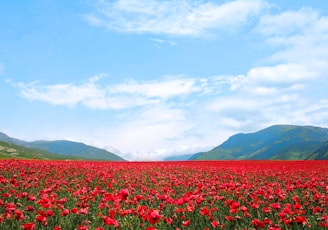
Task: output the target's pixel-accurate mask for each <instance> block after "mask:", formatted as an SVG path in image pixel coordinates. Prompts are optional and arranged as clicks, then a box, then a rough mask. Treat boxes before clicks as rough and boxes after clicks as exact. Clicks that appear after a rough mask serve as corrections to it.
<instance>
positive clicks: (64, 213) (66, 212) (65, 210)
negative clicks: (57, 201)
mask: <svg viewBox="0 0 328 230" xmlns="http://www.w3.org/2000/svg"><path fill="white" fill-rule="evenodd" d="M68 213H69V210H68V209H64V211H62V213H61V216H67V215H68Z"/></svg>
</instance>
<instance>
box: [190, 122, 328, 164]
mask: <svg viewBox="0 0 328 230" xmlns="http://www.w3.org/2000/svg"><path fill="white" fill-rule="evenodd" d="M327 140H328V129H327V128H320V127H313V126H295V125H275V126H271V127H268V128H266V129H263V130H260V131H258V132H255V133H248V134H243V133H240V134H236V135H233V136H231V137H230V138H229V139H228V140H227V141H225V142H224V143H223V144H221V145H219V146H217V147H215V148H214V149H212V150H210V151H208V152H203V153H198V154H195V155H193V156H192V157H191V158H190V159H192V160H216V159H226V160H228V159H252V160H256V159H275V160H296V159H307V158H308V157H309V156H310V155H311V154H312V153H313V152H314V151H315V150H316V149H318V148H319V147H321V146H322V145H323V144H324V143H325V142H327Z"/></svg>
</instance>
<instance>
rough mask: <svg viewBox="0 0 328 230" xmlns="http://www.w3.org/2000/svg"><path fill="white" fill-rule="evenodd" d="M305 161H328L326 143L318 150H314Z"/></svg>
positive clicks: (327, 143) (327, 145)
mask: <svg viewBox="0 0 328 230" xmlns="http://www.w3.org/2000/svg"><path fill="white" fill-rule="evenodd" d="M307 159H309V160H328V141H327V142H326V143H324V144H323V145H322V146H321V147H320V148H318V149H317V150H315V151H314V152H313V153H312V154H311V155H310V156H309V157H308V158H307Z"/></svg>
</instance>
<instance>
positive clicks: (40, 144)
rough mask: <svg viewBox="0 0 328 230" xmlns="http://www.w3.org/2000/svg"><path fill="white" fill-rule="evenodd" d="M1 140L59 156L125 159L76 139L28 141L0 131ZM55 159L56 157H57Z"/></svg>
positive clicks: (111, 159)
mask: <svg viewBox="0 0 328 230" xmlns="http://www.w3.org/2000/svg"><path fill="white" fill-rule="evenodd" d="M0 141H4V142H7V143H11V144H15V145H17V146H20V147H25V148H33V149H34V150H43V151H45V152H48V153H52V154H54V155H57V158H65V159H67V158H75V159H90V160H110V161H125V160H124V159H123V158H121V157H119V156H117V155H116V154H114V153H111V152H109V151H107V150H104V149H100V148H96V147H93V146H90V145H86V144H84V143H79V142H74V141H67V140H56V141H43V140H40V141H32V142H27V141H23V140H19V139H16V138H12V137H9V136H8V135H6V134H4V133H1V132H0ZM51 159H53V158H51ZM54 159H56V157H55V158H54Z"/></svg>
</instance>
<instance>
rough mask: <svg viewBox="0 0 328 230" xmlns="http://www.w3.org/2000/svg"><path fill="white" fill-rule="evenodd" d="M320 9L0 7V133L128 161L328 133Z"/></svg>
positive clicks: (274, 5) (327, 36) (196, 4)
mask: <svg viewBox="0 0 328 230" xmlns="http://www.w3.org/2000/svg"><path fill="white" fill-rule="evenodd" d="M327 88H328V1H322V0H312V1H308V0H271V1H270V0H232V1H227V0H217V1H214V0H213V1H205V0H199V1H190V0H178V1H176V0H173V1H156V0H147V1H142V0H125V1H124V0H122V1H113V0H75V1H60V0H33V1H32V0H28V1H22V0H12V1H1V3H0V108H1V110H0V111H1V118H0V132H4V133H6V134H7V135H9V136H12V137H15V138H18V139H22V140H26V141H33V140H40V139H41V140H61V139H65V140H71V141H78V142H83V143H86V144H89V145H93V146H96V147H100V148H105V149H107V150H109V151H112V152H114V153H117V154H118V155H120V156H121V157H123V158H125V159H127V160H132V161H147V160H150V161H152V160H162V159H163V158H165V157H167V156H170V155H183V154H190V153H197V152H200V151H208V150H210V149H212V148H214V147H215V146H218V145H220V144H222V143H223V142H224V141H225V140H227V139H228V138H229V137H230V136H231V135H234V134H236V133H250V132H256V131H258V130H260V129H263V128H266V127H268V126H271V125H275V124H293V125H312V126H320V127H328V90H327Z"/></svg>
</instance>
